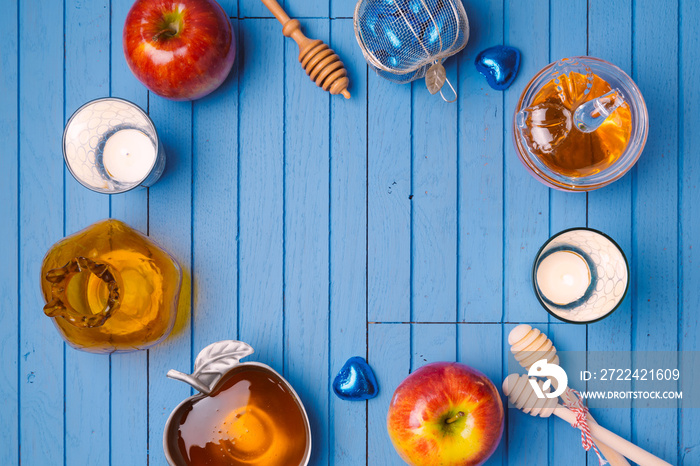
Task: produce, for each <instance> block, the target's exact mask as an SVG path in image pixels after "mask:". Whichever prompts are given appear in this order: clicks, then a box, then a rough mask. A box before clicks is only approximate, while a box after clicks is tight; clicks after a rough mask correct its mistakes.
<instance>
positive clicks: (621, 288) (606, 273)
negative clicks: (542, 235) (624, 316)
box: [532, 228, 630, 324]
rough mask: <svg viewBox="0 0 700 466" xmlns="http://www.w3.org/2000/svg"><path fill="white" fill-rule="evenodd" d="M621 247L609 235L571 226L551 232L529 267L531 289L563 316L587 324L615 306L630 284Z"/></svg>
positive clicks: (607, 312)
mask: <svg viewBox="0 0 700 466" xmlns="http://www.w3.org/2000/svg"><path fill="white" fill-rule="evenodd" d="M629 277H630V273H629V265H628V263H627V258H626V257H625V254H624V252H623V251H622V249H621V248H620V246H618V244H617V243H616V242H615V241H613V240H612V238H610V237H609V236H607V235H605V234H604V233H601V232H599V231H597V230H593V229H591V228H573V229H570V230H564V231H562V232H560V233H557V234H556V235H554V236H552V237H551V238H550V239H549V240H547V242H546V243H544V245H543V246H542V247H541V248H540V250H539V252H538V253H537V256H536V257H535V262H534V265H533V267H532V282H533V285H534V288H535V295H536V296H537V299H538V300H539V302H540V304H542V307H544V308H545V309H546V310H547V312H549V313H550V314H551V315H553V316H554V317H556V318H557V319H559V320H563V321H564V322H570V323H576V324H588V323H591V322H595V321H597V320H600V319H603V318H605V317H607V316H609V315H610V314H612V312H613V311H614V310H615V309H617V307H618V306H619V305H620V303H621V302H622V301H623V300H624V298H625V295H626V294H627V289H628V288H629V280H630V278H629Z"/></svg>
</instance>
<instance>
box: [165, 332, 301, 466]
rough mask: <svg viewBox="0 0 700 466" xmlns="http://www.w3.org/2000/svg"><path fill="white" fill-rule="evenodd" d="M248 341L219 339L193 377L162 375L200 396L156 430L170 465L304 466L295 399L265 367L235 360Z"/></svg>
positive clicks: (198, 363)
mask: <svg viewBox="0 0 700 466" xmlns="http://www.w3.org/2000/svg"><path fill="white" fill-rule="evenodd" d="M252 353H253V348H251V347H250V345H248V344H247V343H244V342H242V341H235V340H224V341H220V342H216V343H212V344H211V345H209V346H207V347H206V348H204V349H203V350H202V351H201V352H200V353H199V355H198V356H197V359H196V360H195V364H194V372H193V373H192V374H184V373H182V372H179V371H176V370H171V371H169V372H168V377H170V378H172V379H176V380H180V381H183V382H186V383H188V384H190V385H191V386H192V387H194V388H195V389H196V390H197V391H199V392H200V393H199V394H197V395H194V396H192V397H190V398H188V399H186V400H184V401H183V402H182V403H180V405H178V406H177V407H176V408H175V410H173V412H172V413H171V414H170V417H169V418H168V421H167V423H166V426H165V430H164V433H163V448H164V450H165V456H166V458H167V460H168V462H169V463H170V465H172V466H200V465H208V466H225V465H226V466H229V465H233V466H235V465H247V466H275V465H279V466H305V465H307V464H308V462H309V458H310V455H311V427H310V425H309V419H308V416H307V414H306V410H305V408H304V405H303V404H302V402H301V399H300V398H299V396H298V395H297V393H296V392H295V391H294V389H293V388H292V386H291V385H290V384H289V383H288V382H287V381H286V380H285V379H284V378H283V377H282V376H281V375H280V374H278V373H277V372H275V371H274V370H273V369H272V368H271V367H269V366H267V365H265V364H262V363H259V362H244V363H241V362H240V360H241V359H242V358H244V357H246V356H249V355H251V354H252Z"/></svg>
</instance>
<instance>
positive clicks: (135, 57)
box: [124, 0, 236, 100]
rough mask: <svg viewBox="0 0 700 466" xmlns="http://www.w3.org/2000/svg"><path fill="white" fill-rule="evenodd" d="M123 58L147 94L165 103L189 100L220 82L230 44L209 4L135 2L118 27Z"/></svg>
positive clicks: (222, 20) (226, 23) (222, 15)
mask: <svg viewBox="0 0 700 466" xmlns="http://www.w3.org/2000/svg"><path fill="white" fill-rule="evenodd" d="M124 54H125V55H126V62H127V63H128V64H129V68H131V71H132V72H133V73H134V75H135V76H136V77H137V78H138V79H139V81H141V82H142V83H143V84H144V85H145V86H146V87H147V88H149V89H150V90H151V91H153V92H155V93H156V94H158V95H160V96H162V97H166V98H168V99H171V100H194V99H199V98H200V97H204V96H205V95H207V94H209V93H210V92H212V91H213V90H214V89H216V88H217V87H219V86H220V85H221V83H222V82H224V80H225V79H226V76H228V73H229V71H231V67H232V66H233V60H234V58H235V56H236V39H235V37H234V35H233V28H232V27H231V21H230V20H229V18H228V16H227V15H226V12H224V9H223V8H221V5H219V4H218V3H216V2H215V1H214V0H136V2H135V3H134V4H133V6H132V7H131V10H129V14H128V15H127V16H126V23H125V24H124Z"/></svg>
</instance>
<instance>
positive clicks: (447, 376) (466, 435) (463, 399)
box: [387, 362, 504, 466]
mask: <svg viewBox="0 0 700 466" xmlns="http://www.w3.org/2000/svg"><path fill="white" fill-rule="evenodd" d="M503 418H504V413H503V402H502V401H501V397H500V395H499V394H498V390H497V389H496V387H495V386H494V385H493V383H491V381H490V380H489V379H488V378H487V377H486V376H485V375H484V374H482V373H481V372H479V371H477V370H475V369H472V368H471V367H469V366H466V365H464V364H459V363H449V362H436V363H433V364H428V365H426V366H423V367H421V368H420V369H418V370H417V371H415V372H413V373H412V374H411V375H409V376H408V377H407V378H406V379H405V380H404V381H403V382H401V385H399V387H398V388H397V389H396V391H395V392H394V396H393V398H392V399H391V405H390V406H389V414H388V416H387V429H388V430H389V436H390V437H391V441H392V443H393V444H394V448H396V451H397V452H398V453H399V455H400V456H401V458H403V460H404V461H405V462H406V463H408V464H410V465H413V466H437V465H440V466H467V465H470V466H471V465H478V464H482V463H484V462H485V461H486V460H487V459H488V458H489V456H491V455H492V454H493V452H494V450H496V447H497V446H498V443H499V442H500V440H501V435H502V434H503Z"/></svg>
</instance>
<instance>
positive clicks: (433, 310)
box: [411, 60, 457, 322]
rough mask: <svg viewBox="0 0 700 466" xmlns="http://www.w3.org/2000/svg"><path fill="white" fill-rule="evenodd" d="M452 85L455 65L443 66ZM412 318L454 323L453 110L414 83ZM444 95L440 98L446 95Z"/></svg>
mask: <svg viewBox="0 0 700 466" xmlns="http://www.w3.org/2000/svg"><path fill="white" fill-rule="evenodd" d="M445 65H446V68H447V75H448V77H450V78H451V79H453V80H454V79H455V76H456V75H457V63H456V60H449V61H447V62H446V64H445ZM412 85H413V113H412V119H413V131H412V138H411V140H412V154H413V166H412V170H413V173H412V175H413V181H412V185H413V189H412V194H413V201H412V204H411V205H412V207H413V211H412V218H411V232H412V248H411V256H412V259H411V260H412V287H411V290H412V293H411V302H412V315H411V320H412V321H414V322H454V321H455V320H456V319H457V312H456V309H457V302H456V296H457V141H456V138H454V137H453V135H454V134H455V133H456V132H457V106H456V105H455V104H449V103H447V102H444V101H443V100H442V99H441V98H440V97H439V96H437V95H431V94H430V93H429V92H428V90H427V89H426V88H425V82H424V80H418V81H414V82H413V84H412ZM448 92H449V91H448V90H446V91H445V95H449V94H448Z"/></svg>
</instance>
